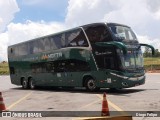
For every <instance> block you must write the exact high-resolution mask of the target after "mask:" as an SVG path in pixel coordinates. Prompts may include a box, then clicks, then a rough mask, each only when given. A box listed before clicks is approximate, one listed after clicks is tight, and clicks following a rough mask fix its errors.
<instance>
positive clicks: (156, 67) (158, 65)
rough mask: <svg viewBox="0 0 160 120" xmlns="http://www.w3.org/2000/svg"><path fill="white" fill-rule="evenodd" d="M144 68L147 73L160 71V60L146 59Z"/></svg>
mask: <svg viewBox="0 0 160 120" xmlns="http://www.w3.org/2000/svg"><path fill="white" fill-rule="evenodd" d="M144 67H145V69H146V70H147V71H160V58H151V57H148V58H144Z"/></svg>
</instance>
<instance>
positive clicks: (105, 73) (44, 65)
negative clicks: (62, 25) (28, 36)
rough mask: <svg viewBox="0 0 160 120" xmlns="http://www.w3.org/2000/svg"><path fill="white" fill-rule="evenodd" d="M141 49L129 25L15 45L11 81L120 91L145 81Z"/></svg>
mask: <svg viewBox="0 0 160 120" xmlns="http://www.w3.org/2000/svg"><path fill="white" fill-rule="evenodd" d="M141 46H147V47H149V48H151V50H152V53H154V48H153V47H152V46H150V45H148V44H140V43H139V42H138V40H137V37H136V35H135V33H134V32H133V31H132V29H131V28H130V27H128V26H126V25H122V24H117V23H93V24H87V25H83V26H79V27H76V28H73V29H70V30H67V31H63V32H59V33H56V34H51V35H47V36H43V37H40V38H36V39H33V40H29V41H26V42H22V43H19V44H15V45H11V46H9V47H8V62H9V69H10V78H11V83H12V84H15V85H22V87H23V88H24V89H26V88H31V89H33V88H35V87H36V86H53V87H85V88H86V89H87V90H89V91H95V90H98V89H100V88H110V89H117V88H119V89H121V88H129V87H134V86H138V85H142V84H144V83H145V70H144V66H143V55H142V50H141Z"/></svg>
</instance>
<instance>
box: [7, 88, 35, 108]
mask: <svg viewBox="0 0 160 120" xmlns="http://www.w3.org/2000/svg"><path fill="white" fill-rule="evenodd" d="M32 92H33V91H31V92H30V93H28V94H27V95H25V96H24V97H22V98H21V99H19V100H17V101H16V102H14V103H12V104H11V105H10V106H8V107H7V109H8V110H9V109H11V108H13V107H14V106H15V105H17V104H18V103H20V102H21V101H23V100H25V99H26V98H27V97H28V96H30V95H31V94H32Z"/></svg>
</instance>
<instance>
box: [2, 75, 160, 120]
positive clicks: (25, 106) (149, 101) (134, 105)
mask: <svg viewBox="0 0 160 120" xmlns="http://www.w3.org/2000/svg"><path fill="white" fill-rule="evenodd" d="M146 76H147V79H146V83H145V84H144V85H141V86H137V87H133V88H129V89H122V90H118V91H109V90H108V89H102V90H100V91H99V92H92V93H88V92H86V91H85V90H84V89H80V88H77V89H74V90H73V89H53V88H39V89H36V90H23V89H22V88H21V87H20V86H15V85H12V84H11V83H10V78H9V76H0V82H1V83H0V91H1V92H2V95H3V98H4V103H5V106H6V107H7V109H9V110H10V111H57V113H54V115H55V116H56V115H57V116H61V117H54V118H51V117H47V118H45V119H47V120H50V119H51V120H57V119H58V120H59V119H62V120H66V119H68V120H71V119H77V118H81V116H79V117H74V115H75V116H76V115H77V114H78V115H79V114H82V115H83V114H84V113H83V112H84V111H87V112H88V114H90V115H91V114H93V116H98V115H100V114H101V113H100V111H101V109H102V108H101V106H102V105H101V104H102V96H103V93H104V92H106V93H107V100H108V104H109V110H110V111H115V112H110V114H111V115H114V114H116V115H123V114H129V113H130V111H137V113H135V112H134V114H136V115H138V116H139V117H135V116H134V117H133V120H159V119H160V117H143V116H144V115H145V114H146V113H144V114H143V111H160V74H157V73H155V74H146ZM60 111H62V112H60ZM68 111H72V112H68ZM74 111H75V112H74ZM138 111H139V112H138ZM87 112H85V113H87ZM92 112H93V113H92ZM68 113H73V114H72V115H69V117H66V116H68ZM46 114H48V115H50V113H49V112H47V113H46ZM39 115H40V114H39ZM152 115H153V114H152ZM140 116H141V117H140ZM159 116H160V114H159ZM0 119H1V118H0ZM2 119H6V120H8V118H4V117H3V118H2ZM10 119H13V120H17V119H18V120H19V118H10ZM24 119H26V118H24ZM28 119H29V118H27V120H28ZM30 119H32V118H30ZM39 119H40V118H34V120H39ZM41 119H43V118H41Z"/></svg>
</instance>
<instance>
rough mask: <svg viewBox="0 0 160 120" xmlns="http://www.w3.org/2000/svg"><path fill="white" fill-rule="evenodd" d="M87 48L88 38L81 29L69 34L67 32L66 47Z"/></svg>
mask: <svg viewBox="0 0 160 120" xmlns="http://www.w3.org/2000/svg"><path fill="white" fill-rule="evenodd" d="M76 46H81V47H87V46H88V42H87V40H86V37H85V35H84V33H83V31H82V30H81V29H75V30H72V31H69V32H66V47H76Z"/></svg>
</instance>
